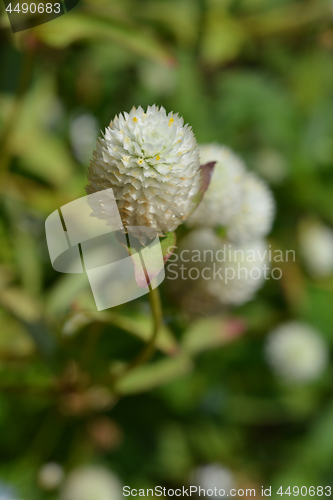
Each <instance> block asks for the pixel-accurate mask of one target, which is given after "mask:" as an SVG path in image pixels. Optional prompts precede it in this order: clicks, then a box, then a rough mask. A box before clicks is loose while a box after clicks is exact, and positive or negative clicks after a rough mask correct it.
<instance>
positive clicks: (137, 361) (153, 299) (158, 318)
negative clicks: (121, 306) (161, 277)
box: [120, 285, 163, 376]
mask: <svg viewBox="0 0 333 500" xmlns="http://www.w3.org/2000/svg"><path fill="white" fill-rule="evenodd" d="M148 297H149V302H150V307H151V311H152V314H153V320H154V326H153V333H152V336H151V338H150V340H149V341H148V342H147V344H146V345H145V347H144V348H143V349H142V351H141V352H140V353H139V354H138V356H137V357H136V358H134V359H133V360H132V361H131V362H130V363H129V364H128V365H127V366H126V367H125V368H124V370H123V371H122V372H121V375H120V376H122V375H124V374H125V373H127V372H129V371H130V370H133V368H137V367H138V366H140V365H142V364H143V363H145V362H146V361H148V360H149V359H150V358H151V357H152V355H153V354H154V351H155V341H156V338H157V334H158V331H159V329H160V326H161V323H162V317H163V314H162V304H161V298H160V292H159V290H158V287H156V288H152V287H151V285H149V294H148Z"/></svg>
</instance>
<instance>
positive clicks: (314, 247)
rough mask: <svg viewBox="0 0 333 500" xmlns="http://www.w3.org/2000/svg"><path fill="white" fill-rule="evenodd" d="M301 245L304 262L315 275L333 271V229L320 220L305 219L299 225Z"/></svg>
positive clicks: (319, 275) (327, 274)
mask: <svg viewBox="0 0 333 500" xmlns="http://www.w3.org/2000/svg"><path fill="white" fill-rule="evenodd" d="M299 247H300V253H301V255H302V257H303V260H304V263H305V265H306V267H307V269H308V271H309V273H310V274H312V275H313V276H314V277H318V278H321V277H325V276H329V275H330V274H332V273H333V231H332V229H331V228H330V227H328V226H325V225H324V224H322V223H321V222H319V221H315V220H303V221H302V222H301V224H300V227H299Z"/></svg>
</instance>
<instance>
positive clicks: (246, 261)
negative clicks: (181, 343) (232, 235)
mask: <svg viewBox="0 0 333 500" xmlns="http://www.w3.org/2000/svg"><path fill="white" fill-rule="evenodd" d="M184 251H185V252H184ZM187 251H188V252H187ZM183 256H184V257H183ZM179 258H180V260H179V261H177V262H178V265H179V266H180V265H183V266H184V267H185V268H186V269H187V270H188V276H189V278H190V279H191V276H190V275H191V274H192V275H193V276H196V275H197V274H198V272H197V273H194V272H193V271H192V272H191V268H192V269H193V268H194V269H198V270H199V271H200V277H199V279H198V280H196V281H197V282H198V285H200V288H201V290H202V291H203V290H206V292H207V293H209V294H210V295H211V296H212V297H214V298H215V299H216V300H217V301H218V302H219V303H221V304H224V305H229V304H230V305H231V304H232V305H240V304H244V303H245V302H248V301H249V300H251V299H252V298H253V297H254V295H255V293H256V292H257V291H258V290H259V289H260V288H261V286H262V285H263V283H264V281H265V277H267V278H268V275H267V273H268V271H269V263H268V246H267V243H266V241H265V240H257V241H253V242H249V243H245V244H243V245H236V244H233V243H230V241H228V240H227V239H221V238H219V237H218V236H217V235H216V234H215V233H214V230H213V229H211V228H199V229H195V230H193V231H191V232H190V233H189V234H188V235H187V236H186V237H185V238H184V239H183V241H182V242H181V245H180V247H179ZM184 258H185V259H186V260H184ZM203 268H206V270H205V271H204V272H202V271H201V270H202V269H203ZM218 270H220V272H217V271H218ZM186 278H187V275H186Z"/></svg>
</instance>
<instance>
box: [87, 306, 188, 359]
mask: <svg viewBox="0 0 333 500" xmlns="http://www.w3.org/2000/svg"><path fill="white" fill-rule="evenodd" d="M89 317H90V318H93V319H94V320H95V321H104V322H106V323H110V324H112V325H114V326H117V327H118V328H121V329H122V330H124V331H126V332H127V333H129V334H131V335H133V336H134V337H136V338H138V339H140V340H142V341H143V342H148V340H149V339H150V337H151V332H152V331H153V318H152V317H151V315H150V314H149V315H148V314H147V315H143V314H135V315H132V316H131V317H128V316H125V315H122V314H119V313H114V312H113V311H110V312H103V311H101V312H96V313H89ZM156 347H157V349H159V350H160V351H162V352H164V353H165V354H169V355H174V354H176V353H177V352H178V350H179V346H178V343H177V341H176V339H175V337H174V336H173V333H172V331H171V330H170V329H169V327H168V326H167V325H164V324H163V325H162V326H161V327H160V329H159V332H158V335H157V339H156Z"/></svg>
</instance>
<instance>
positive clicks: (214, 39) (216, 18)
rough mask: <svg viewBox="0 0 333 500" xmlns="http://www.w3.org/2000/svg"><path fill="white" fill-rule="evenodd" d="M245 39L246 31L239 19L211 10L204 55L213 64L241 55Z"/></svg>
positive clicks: (205, 35) (203, 45)
mask: <svg viewBox="0 0 333 500" xmlns="http://www.w3.org/2000/svg"><path fill="white" fill-rule="evenodd" d="M245 40H246V36H245V32H244V29H243V27H242V25H241V24H240V22H239V21H237V20H236V19H234V18H232V17H230V16H228V15H227V14H225V15H221V14H220V13H219V12H215V11H211V12H210V13H209V14H208V16H207V20H206V28H205V33H204V37H203V43H202V52H201V54H202V57H203V58H204V59H205V61H207V62H208V63H210V64H213V65H218V64H221V63H224V62H228V61H232V60H234V59H236V57H237V56H238V55H239V53H240V51H241V50H242V48H243V45H244V42H245Z"/></svg>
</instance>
